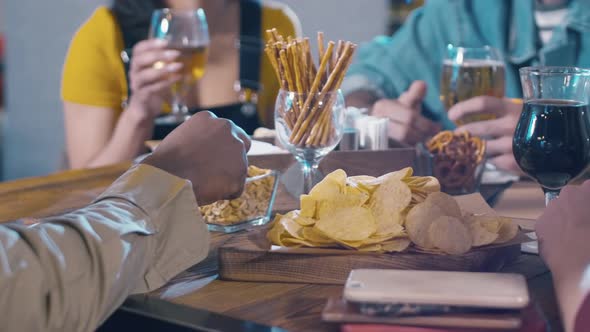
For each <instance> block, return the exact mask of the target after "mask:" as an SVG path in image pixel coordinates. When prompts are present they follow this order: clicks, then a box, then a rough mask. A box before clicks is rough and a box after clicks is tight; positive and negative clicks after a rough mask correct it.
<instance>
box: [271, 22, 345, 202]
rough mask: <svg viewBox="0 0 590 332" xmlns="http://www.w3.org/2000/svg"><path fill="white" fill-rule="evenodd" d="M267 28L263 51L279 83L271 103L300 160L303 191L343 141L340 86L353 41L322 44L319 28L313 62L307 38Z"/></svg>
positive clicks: (284, 138) (283, 138) (284, 140)
mask: <svg viewBox="0 0 590 332" xmlns="http://www.w3.org/2000/svg"><path fill="white" fill-rule="evenodd" d="M266 32H267V35H268V40H269V42H268V43H267V45H266V48H265V52H266V54H267V55H268V58H269V59H270V62H271V64H272V66H273V68H274V70H275V73H276V75H277V77H278V79H279V82H280V83H281V90H280V91H279V94H278V96H277V101H276V105H275V128H276V130H277V136H278V138H279V141H280V142H281V144H282V145H283V146H284V147H285V148H287V150H289V151H290V152H291V153H292V154H293V155H294V156H295V159H297V161H299V163H300V164H301V168H302V171H303V178H304V182H303V193H304V194H307V193H309V191H310V190H311V188H312V187H313V186H314V185H315V182H316V181H315V179H317V178H318V176H317V167H318V165H319V163H320V161H321V160H322V158H324V157H325V156H326V155H327V154H328V153H330V151H332V150H333V149H334V148H335V147H336V146H337V145H338V143H339V142H340V140H341V139H342V134H343V126H344V119H345V114H344V108H345V105H344V97H343V96H342V92H341V91H340V85H341V84H342V80H343V79H344V75H345V74H346V71H347V69H348V67H349V66H350V63H351V62H352V57H353V54H354V52H355V49H356V45H355V44H353V43H351V42H344V41H339V42H338V43H337V44H336V43H335V42H333V41H330V42H328V43H327V44H325V43H324V35H323V33H321V32H320V33H318V51H319V61H318V64H317V65H316V63H315V62H314V59H313V56H312V54H311V49H310V41H309V39H308V38H303V39H292V38H290V37H289V38H284V37H283V36H281V35H279V34H278V33H277V32H276V30H275V29H273V30H268V31H266Z"/></svg>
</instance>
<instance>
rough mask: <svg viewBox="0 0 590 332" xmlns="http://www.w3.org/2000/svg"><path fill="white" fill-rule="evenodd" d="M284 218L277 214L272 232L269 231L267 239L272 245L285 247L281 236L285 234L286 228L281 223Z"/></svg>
mask: <svg viewBox="0 0 590 332" xmlns="http://www.w3.org/2000/svg"><path fill="white" fill-rule="evenodd" d="M282 217H283V216H282V215H280V214H277V216H276V217H275V220H274V222H273V225H272V227H271V229H270V231H268V233H267V234H266V237H267V238H268V240H269V241H270V242H271V243H273V244H276V245H279V246H285V244H284V243H283V241H282V239H281V236H282V235H283V233H284V232H285V227H283V225H282V224H281V223H280V222H279V220H281V218H282Z"/></svg>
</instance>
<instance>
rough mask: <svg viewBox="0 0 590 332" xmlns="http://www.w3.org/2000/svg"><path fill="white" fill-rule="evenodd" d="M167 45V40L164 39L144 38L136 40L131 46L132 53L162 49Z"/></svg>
mask: <svg viewBox="0 0 590 332" xmlns="http://www.w3.org/2000/svg"><path fill="white" fill-rule="evenodd" d="M167 46H168V42H167V41H166V40H164V39H157V38H152V39H146V40H142V41H140V42H138V43H137V44H135V46H134V47H133V53H134V54H135V53H143V52H146V51H151V50H163V49H165V48H166V47H167Z"/></svg>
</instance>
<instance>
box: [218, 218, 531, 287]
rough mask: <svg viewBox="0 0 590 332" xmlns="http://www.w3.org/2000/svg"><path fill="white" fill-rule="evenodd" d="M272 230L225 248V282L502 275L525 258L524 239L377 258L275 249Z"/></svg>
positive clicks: (332, 281)
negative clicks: (366, 274) (371, 274)
mask: <svg viewBox="0 0 590 332" xmlns="http://www.w3.org/2000/svg"><path fill="white" fill-rule="evenodd" d="M266 231H267V229H259V230H253V231H250V232H247V233H244V234H240V235H236V236H235V237H234V238H232V240H231V241H229V242H228V243H226V244H225V245H223V246H221V247H220V248H219V276H220V278H221V279H223V280H235V281H258V282H290V283H311V284H337V285H340V284H344V282H345V281H346V278H347V277H348V274H349V272H350V271H351V270H352V269H360V268H375V269H404V270H446V271H478V272H496V271H499V270H500V269H502V268H503V267H504V266H505V265H506V264H508V263H509V262H510V261H512V260H514V259H516V258H517V257H518V256H519V255H520V243H521V242H522V238H520V237H517V238H516V239H515V240H514V241H511V243H510V244H508V245H504V246H502V247H491V248H480V249H475V250H472V251H470V252H469V253H467V254H465V255H461V256H450V255H442V254H432V253H421V252H417V251H414V250H412V249H410V250H408V251H407V252H404V253H392V254H376V253H367V252H358V251H353V250H344V249H325V248H280V249H278V250H271V244H270V242H269V241H268V240H267V239H266V236H265V235H266Z"/></svg>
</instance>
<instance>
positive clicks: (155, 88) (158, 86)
mask: <svg viewBox="0 0 590 332" xmlns="http://www.w3.org/2000/svg"><path fill="white" fill-rule="evenodd" d="M180 80H182V75H180V74H173V75H171V76H170V77H168V78H166V79H165V80H161V81H156V82H155V83H152V84H149V85H145V86H143V87H142V91H143V92H144V93H146V94H160V93H161V92H164V91H167V90H169V89H170V87H171V86H172V85H173V84H174V83H177V82H180Z"/></svg>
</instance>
